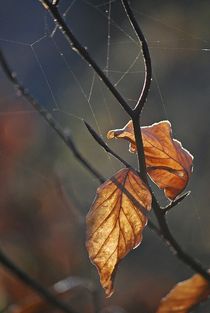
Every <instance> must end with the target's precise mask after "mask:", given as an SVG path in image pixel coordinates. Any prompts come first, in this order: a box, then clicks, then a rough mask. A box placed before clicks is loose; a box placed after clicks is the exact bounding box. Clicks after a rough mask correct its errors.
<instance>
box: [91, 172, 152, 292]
mask: <svg viewBox="0 0 210 313" xmlns="http://www.w3.org/2000/svg"><path fill="white" fill-rule="evenodd" d="M118 184H119V185H120V186H121V187H122V188H119V185H118ZM124 188H125V190H123V189H124ZM128 193H129V195H128ZM131 197H133V198H134V200H135V201H132V200H131V199H130V198H131ZM136 201H138V204H139V206H137V204H136ZM151 201H152V197H151V193H150V191H149V190H148V188H147V187H146V185H145V184H144V183H143V181H142V180H141V179H140V177H139V176H138V175H137V173H135V172H134V171H133V170H130V169H127V168H125V169H122V170H120V171H119V172H117V173H116V174H115V175H114V176H113V177H112V178H111V179H109V180H107V181H106V182H105V183H104V184H103V185H101V186H100V187H99V188H98V189H97V194H96V198H95V200H94V201H93V204H92V206H91V209H90V211H89V213H88V216H87V249H88V252H89V256H90V259H91V261H92V263H93V264H94V265H95V266H96V267H97V269H98V272H99V275H100V281H101V285H102V286H103V288H104V289H105V292H106V295H107V296H111V294H112V292H113V276H114V272H115V270H116V267H117V264H118V263H119V262H120V260H121V259H122V258H123V257H124V256H125V255H126V254H127V253H128V252H129V251H130V250H132V249H134V248H136V247H137V246H138V245H139V244H140V243H141V240H142V231H143V228H144V227H145V225H146V223H147V217H146V216H145V215H144V214H143V211H145V212H147V211H149V210H150V209H151ZM139 208H140V209H142V210H139Z"/></svg>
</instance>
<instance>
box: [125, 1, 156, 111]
mask: <svg viewBox="0 0 210 313" xmlns="http://www.w3.org/2000/svg"><path fill="white" fill-rule="evenodd" d="M121 1H122V4H123V7H124V9H125V12H126V14H127V16H128V19H129V21H130V23H131V25H132V26H133V29H134V31H135V33H136V35H137V37H138V39H139V42H140V44H141V46H142V52H143V57H144V67H145V78H144V84H143V88H142V92H141V94H140V97H139V99H138V101H137V104H136V106H135V108H134V111H135V112H136V113H137V114H138V115H140V113H141V111H142V108H143V106H144V104H145V102H146V100H147V96H148V93H149V89H150V85H151V81H152V64H151V58H150V53H149V48H148V44H147V41H146V39H145V37H144V34H143V32H142V31H141V29H140V27H139V25H138V22H137V20H136V18H135V16H134V14H133V11H132V9H131V7H130V5H129V3H128V1H127V0H121Z"/></svg>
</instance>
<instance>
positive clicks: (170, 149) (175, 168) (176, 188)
mask: <svg viewBox="0 0 210 313" xmlns="http://www.w3.org/2000/svg"><path fill="white" fill-rule="evenodd" d="M141 131H142V139H143V145H144V153H145V161H146V167H147V171H148V174H149V175H150V177H151V179H152V180H153V181H154V183H155V184H156V185H157V186H158V187H159V188H160V189H163V190H164V192H165V195H166V197H168V198H169V199H171V200H174V199H175V198H176V197H177V196H178V195H179V194H180V193H181V192H182V191H183V190H184V188H185V187H186V185H187V183H188V180H189V176H190V175H191V173H192V161H193V156H192V155H191V154H190V153H189V151H187V150H186V149H184V148H183V147H182V144H181V143H180V142H179V141H177V140H176V139H173V137H172V130H171V124H170V122H169V121H161V122H159V123H155V124H152V125H151V126H145V127H141ZM107 137H108V138H109V139H111V138H123V139H126V140H128V141H129V142H130V146H129V150H130V152H136V143H135V137H134V130H133V124H132V121H129V122H128V124H127V125H126V126H125V127H124V128H122V129H116V130H110V131H109V132H108V134H107Z"/></svg>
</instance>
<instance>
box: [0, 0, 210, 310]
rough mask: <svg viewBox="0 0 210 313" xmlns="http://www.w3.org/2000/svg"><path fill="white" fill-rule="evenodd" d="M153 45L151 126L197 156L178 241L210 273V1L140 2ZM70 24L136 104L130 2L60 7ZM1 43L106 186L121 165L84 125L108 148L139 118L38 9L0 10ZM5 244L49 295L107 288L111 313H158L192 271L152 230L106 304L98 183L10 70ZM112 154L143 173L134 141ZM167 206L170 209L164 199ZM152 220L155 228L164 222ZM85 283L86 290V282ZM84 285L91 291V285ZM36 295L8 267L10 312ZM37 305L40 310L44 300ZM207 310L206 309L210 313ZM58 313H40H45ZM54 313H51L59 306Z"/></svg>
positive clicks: (30, 2) (1, 160)
mask: <svg viewBox="0 0 210 313" xmlns="http://www.w3.org/2000/svg"><path fill="white" fill-rule="evenodd" d="M131 3H132V7H133V10H134V13H135V15H136V17H137V19H138V21H139V23H140V25H141V27H142V30H143V31H144V34H145V36H146V38H147V40H148V44H149V48H150V52H151V57H152V64H153V82H152V88H151V92H150V95H149V97H148V101H147V104H146V106H145V109H144V111H143V115H142V124H143V125H149V124H152V123H154V122H157V121H160V120H163V119H168V120H170V121H171V123H172V127H173V133H174V137H175V138H177V139H179V140H180V141H181V142H182V143H183V145H184V147H186V148H187V149H189V150H190V152H191V153H192V154H193V155H194V157H195V160H194V172H193V175H192V178H191V181H190V183H189V186H188V187H187V189H189V190H191V191H192V193H191V195H190V196H189V197H188V198H187V199H186V200H185V201H183V203H182V204H181V205H179V206H177V207H176V208H175V209H174V210H173V211H171V212H170V213H169V214H168V222H169V224H170V228H171V230H172V232H173V234H174V236H175V238H177V240H178V242H180V243H181V245H182V246H183V247H184V248H185V250H186V251H188V252H189V253H190V254H191V255H193V256H194V257H195V258H198V259H199V260H200V261H201V262H202V263H203V265H204V266H205V267H207V268H208V267H209V257H210V254H209V249H210V241H209V237H210V227H209V225H210V213H209V203H210V193H209V185H210V170H209V168H210V147H209V146H210V141H209V138H210V130H209V123H210V113H209V112H210V111H209V108H210V103H209V99H210V19H209V12H210V3H209V1H204V0H202V1H192V0H182V1H164V0H161V1H158V2H157V1H152V0H147V1H134V0H132V2H131ZM59 9H60V11H61V12H62V14H64V17H65V19H66V22H67V24H68V25H69V26H70V27H71V29H72V30H73V32H74V34H75V35H76V36H77V37H78V38H79V40H80V41H81V42H82V44H83V45H84V46H86V47H87V49H88V50H89V52H90V54H91V55H92V56H93V58H94V59H95V60H96V62H97V63H98V64H99V65H100V66H101V68H102V69H103V70H104V71H105V73H107V75H108V76H109V78H110V80H111V81H112V82H113V83H114V84H115V85H116V87H117V88H118V90H119V91H120V92H121V93H122V95H123V96H124V97H125V98H126V99H127V101H128V103H129V104H130V105H131V106H132V107H133V106H134V105H135V101H136V99H137V98H138V95H139V93H140V90H141V87H142V83H143V77H144V72H143V69H144V67H143V60H142V56H141V51H140V49H139V45H138V40H137V38H136V36H135V34H134V32H133V30H132V28H131V26H130V24H129V22H128V19H127V17H126V15H125V13H124V11H123V8H122V5H121V2H120V1H119V0H114V1H107V0H103V1H102V0H60V5H59ZM0 45H1V49H2V50H3V52H4V54H5V55H6V57H7V60H8V62H9V64H10V66H11V67H12V68H13V69H14V71H15V72H16V73H17V75H18V77H19V79H20V80H21V82H22V83H23V84H24V85H25V87H26V88H27V89H28V90H29V91H30V93H31V94H32V95H33V96H34V97H35V98H36V99H37V100H38V101H39V102H40V103H41V104H42V106H43V107H46V108H48V109H49V110H50V111H51V112H52V113H53V115H54V117H55V118H56V119H57V121H59V122H60V123H61V124H62V126H63V128H64V129H66V130H68V131H69V132H70V133H71V135H72V137H73V138H74V141H75V143H76V144H77V146H78V148H79V150H80V151H81V153H82V154H83V155H84V156H85V157H86V158H87V159H88V160H89V161H90V162H91V164H93V165H94V166H95V167H96V168H97V169H98V170H99V171H100V172H101V173H102V174H103V175H104V176H105V177H107V178H108V177H110V176H111V175H112V174H113V173H114V172H115V171H117V170H118V169H119V168H121V164H119V162H118V161H116V160H114V159H113V158H112V157H110V156H108V155H107V154H106V153H105V152H104V151H103V149H102V148H101V147H99V146H98V145H97V144H96V142H95V141H94V140H93V139H92V137H91V136H90V134H89V133H88V131H87V129H86V128H85V126H84V123H83V120H82V119H85V120H86V121H87V122H88V123H89V124H90V125H91V126H92V127H93V128H94V129H95V130H96V131H97V132H98V133H99V134H100V135H101V136H103V138H104V139H105V140H106V133H107V131H108V130H109V129H113V128H121V127H123V126H124V125H125V123H127V121H128V116H127V115H126V114H125V113H124V111H123V110H122V109H121V107H120V105H119V104H118V103H117V101H116V100H115V99H114V98H113V96H112V95H111V94H110V92H109V91H108V90H107V88H106V87H105V86H104V85H103V83H102V82H101V81H100V80H99V79H98V78H97V76H96V75H95V74H94V72H93V71H92V69H91V68H90V67H89V65H88V64H86V63H85V62H84V61H83V60H82V59H81V58H80V56H79V55H78V54H77V52H75V51H73V50H71V49H70V47H69V46H68V44H67V43H66V41H65V39H64V38H63V36H62V34H61V33H60V32H59V29H55V26H54V23H53V21H52V19H51V17H50V16H49V15H48V13H47V12H46V11H45V10H44V9H43V8H42V7H41V5H40V3H39V1H38V0H37V1H34V0H19V1H12V0H7V1H6V2H2V4H1V11H0ZM0 81H1V84H0V95H1V96H0V168H1V171H0V216H1V218H0V243H1V247H2V249H3V251H4V252H5V253H6V254H7V255H8V256H10V257H11V258H12V259H13V260H14V261H15V262H16V263H17V264H18V265H19V266H20V267H21V268H23V269H24V270H25V271H26V272H27V273H29V274H31V275H32V276H33V277H35V278H37V279H38V280H39V281H41V282H42V283H43V285H45V286H52V285H53V284H54V283H55V282H58V281H60V280H62V279H65V278H67V277H70V281H71V283H72V284H73V283H75V281H76V282H77V279H78V278H79V279H82V280H84V281H85V282H86V281H89V282H90V283H91V284H93V285H94V286H95V288H96V289H97V299H98V302H99V307H100V309H101V310H102V311H103V312H116V313H117V312H129V313H135V312H138V313H141V312H142V313H152V312H155V308H156V307H157V305H158V303H159V301H160V298H161V297H162V296H163V295H165V294H166V293H167V292H168V291H169V290H170V288H171V287H172V286H173V285H174V284H175V283H176V282H178V281H180V280H183V279H186V278H188V277H190V276H191V275H192V274H193V272H192V271H191V270H190V269H189V268H188V267H187V266H186V265H184V264H182V263H181V262H180V261H179V260H178V259H176V257H174V256H173V254H172V253H171V251H169V249H168V247H166V246H165V245H164V244H163V242H162V241H161V239H159V238H158V237H157V236H156V235H155V234H154V233H152V232H151V231H150V230H149V229H145V231H144V240H143V242H142V244H141V246H140V247H138V248H137V249H135V250H134V251H132V252H131V253H130V254H129V255H128V256H127V257H126V258H125V259H124V260H123V261H122V262H121V264H120V266H119V269H118V272H117V275H116V280H115V289H116V290H115V293H114V295H113V296H112V297H111V298H110V299H105V298H104V295H103V291H102V290H101V287H100V286H99V282H98V277H97V273H96V270H95V268H94V267H93V266H92V265H91V264H90V262H89V260H88V256H87V252H86V249H85V226H84V218H85V215H86V213H87V212H88V210H89V207H90V205H91V202H92V201H93V198H94V195H95V190H96V188H97V187H98V181H97V180H96V179H95V178H94V177H92V176H91V175H90V174H89V173H88V172H87V171H86V170H85V169H84V168H83V167H82V166H81V164H80V163H78V161H77V160H76V159H75V158H74V157H73V155H72V154H71V152H70V151H69V150H68V148H67V147H66V146H65V145H64V144H63V142H61V140H60V139H59V138H58V137H57V135H56V134H55V132H54V131H53V130H52V129H50V128H49V126H48V125H47V124H46V122H45V121H43V119H42V117H41V116H39V114H38V113H37V112H35V111H34V110H33V108H32V107H31V105H30V103H28V102H27V101H26V100H25V99H23V98H22V97H20V96H19V95H18V94H17V92H16V91H15V90H14V88H13V86H12V85H11V84H10V82H8V80H7V79H6V77H5V75H4V73H3V72H2V71H0ZM109 144H110V146H111V147H112V148H113V149H114V150H115V151H117V152H118V153H120V155H122V156H123V157H124V158H126V160H127V161H129V162H130V163H131V164H132V165H133V166H136V158H135V156H134V155H131V154H129V152H128V149H127V143H123V142H120V141H119V142H118V141H113V142H110V143H109ZM157 197H158V199H159V200H160V201H161V203H163V204H165V203H166V201H165V199H164V196H163V194H162V193H159V192H157ZM151 218H152V219H153V220H154V221H155V219H154V217H153V215H152V214H151ZM75 284H76V285H77V283H75ZM84 284H85V283H84ZM28 297H31V290H29V289H28V288H26V287H25V286H24V285H23V284H22V283H20V282H19V281H17V280H16V279H15V278H14V277H13V276H12V275H10V274H9V273H8V272H6V271H4V269H3V268H1V271H0V306H1V308H3V307H4V306H6V305H7V304H16V305H18V306H19V308H21V307H22V306H23V303H24V301H25V299H26V300H27V299H29V298H28ZM64 300H66V301H69V303H70V304H71V305H72V306H73V307H74V308H75V310H77V312H93V311H94V301H93V294H92V293H91V292H90V291H88V290H87V288H84V287H80V288H74V289H72V290H70V291H69V292H67V293H66V294H65V296H64ZM34 302H36V301H35V300H34ZM209 309H210V305H209V304H208V302H206V303H205V304H203V305H202V306H200V307H199V308H197V309H196V310H195V312H203V313H207V312H209ZM43 310H44V311H45V312H46V310H47V308H45V309H43V307H41V308H40V309H37V310H36V312H42V311H43ZM50 311H52V309H50ZM30 312H33V311H30Z"/></svg>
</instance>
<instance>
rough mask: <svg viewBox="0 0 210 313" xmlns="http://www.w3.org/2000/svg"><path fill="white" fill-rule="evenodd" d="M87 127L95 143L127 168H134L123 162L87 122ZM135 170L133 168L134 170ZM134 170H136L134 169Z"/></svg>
mask: <svg viewBox="0 0 210 313" xmlns="http://www.w3.org/2000/svg"><path fill="white" fill-rule="evenodd" d="M84 123H85V126H86V127H87V129H88V130H89V132H90V134H91V135H92V137H93V138H94V139H95V141H96V142H97V143H98V144H99V145H100V146H101V147H103V148H104V149H105V151H106V152H108V153H110V154H111V155H113V156H114V157H115V158H116V159H117V160H119V161H120V162H121V163H122V164H124V165H125V166H126V167H128V168H132V166H131V165H130V164H129V163H128V162H126V161H125V160H123V159H122V158H121V157H120V156H119V155H118V154H117V153H115V152H114V151H113V150H112V149H111V148H109V146H108V145H107V144H106V143H105V142H104V141H103V139H102V138H101V137H100V136H99V135H98V134H97V133H96V132H95V130H94V129H93V128H92V127H91V126H90V125H89V124H88V123H87V122H85V121H84ZM132 169H133V168H132ZM133 170H134V169H133Z"/></svg>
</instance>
